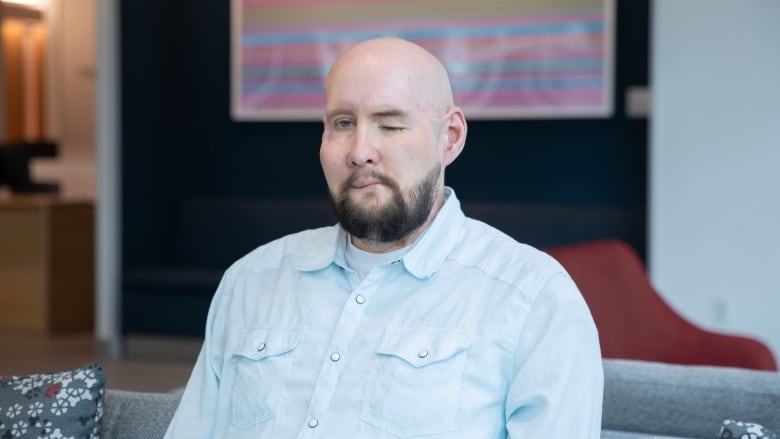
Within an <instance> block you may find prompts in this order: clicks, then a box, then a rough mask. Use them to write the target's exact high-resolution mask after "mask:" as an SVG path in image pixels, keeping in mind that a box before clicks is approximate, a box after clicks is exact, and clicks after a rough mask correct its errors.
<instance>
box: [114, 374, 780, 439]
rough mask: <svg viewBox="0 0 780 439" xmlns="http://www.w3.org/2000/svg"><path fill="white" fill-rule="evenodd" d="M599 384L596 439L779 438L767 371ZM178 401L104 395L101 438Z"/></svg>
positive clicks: (154, 419)
mask: <svg viewBox="0 0 780 439" xmlns="http://www.w3.org/2000/svg"><path fill="white" fill-rule="evenodd" d="M604 378H605V381H604V413H603V418H602V425H603V430H602V438H604V439H638V438H701V439H716V438H717V437H718V433H719V431H720V427H721V424H722V423H723V421H724V420H726V419H734V420H738V421H746V422H754V423H757V424H761V425H763V426H764V427H766V428H768V429H770V430H772V431H774V432H780V374H778V373H775V372H759V371H753V370H746V369H734V368H724V367H707V366H680V365H670V364H662V363H653V362H644V361H629V360H605V361H604ZM178 401H179V397H178V396H177V395H174V394H158V393H141V392H128V391H121V390H108V391H107V393H106V397H105V406H104V413H103V419H102V423H103V437H104V438H108V439H113V438H116V439H136V438H144V439H154V438H160V437H162V436H163V435H164V433H165V429H166V427H167V425H168V422H169V421H170V419H171V417H172V416H173V413H174V411H175V410H176V406H177V404H178ZM561 422H566V420H565V419H561Z"/></svg>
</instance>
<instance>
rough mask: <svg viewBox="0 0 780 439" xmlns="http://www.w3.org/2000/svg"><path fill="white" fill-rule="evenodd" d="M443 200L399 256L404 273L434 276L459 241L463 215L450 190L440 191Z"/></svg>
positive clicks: (417, 275)
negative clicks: (434, 215)
mask: <svg viewBox="0 0 780 439" xmlns="http://www.w3.org/2000/svg"><path fill="white" fill-rule="evenodd" d="M444 197H445V201H444V204H443V205H442V207H441V209H439V212H438V213H437V214H436V217H435V218H434V219H433V222H432V223H431V225H430V226H429V227H428V229H427V230H426V231H424V232H423V234H422V236H420V237H419V238H418V239H417V242H416V243H415V244H414V247H413V248H412V249H411V250H409V252H408V253H407V254H406V255H405V256H404V257H403V263H404V267H406V270H407V271H409V273H411V274H412V275H413V276H415V277H417V278H418V279H425V278H428V277H430V276H432V275H433V274H434V273H436V272H437V271H438V270H439V268H441V266H442V264H443V263H444V261H445V259H447V256H449V254H450V253H452V249H454V248H455V244H457V242H458V241H459V240H460V235H461V232H462V230H463V222H464V221H465V220H466V216H465V215H464V214H463V211H462V210H461V209H460V201H459V200H458V197H457V196H455V191H454V190H452V188H449V187H445V188H444Z"/></svg>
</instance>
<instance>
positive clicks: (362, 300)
mask: <svg viewBox="0 0 780 439" xmlns="http://www.w3.org/2000/svg"><path fill="white" fill-rule="evenodd" d="M355 302H357V303H358V305H362V304H364V303H366V298H365V297H363V296H361V295H358V296H356V297H355Z"/></svg>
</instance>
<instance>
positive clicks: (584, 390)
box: [505, 272, 604, 439]
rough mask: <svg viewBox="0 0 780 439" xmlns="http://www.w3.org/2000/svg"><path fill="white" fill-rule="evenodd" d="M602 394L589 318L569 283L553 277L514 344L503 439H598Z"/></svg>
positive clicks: (565, 277)
mask: <svg viewBox="0 0 780 439" xmlns="http://www.w3.org/2000/svg"><path fill="white" fill-rule="evenodd" d="M603 389H604V371H603V363H602V360H601V350H600V347H599V340H598V333H597V331H596V326H595V324H594V322H593V318H592V316H591V314H590V311H589V310H588V307H587V305H586V304H585V300H584V299H583V298H582V295H581V294H580V292H579V290H578V289H577V287H576V285H575V284H574V282H573V281H572V280H571V278H570V277H569V276H568V275H567V274H565V273H563V272H562V273H560V274H556V275H554V276H552V277H551V278H550V279H549V280H548V281H547V283H546V284H545V286H544V287H543V288H542V290H541V291H539V294H538V295H537V296H536V299H535V301H534V302H533V305H532V306H531V308H530V310H529V313H528V316H527V319H526V322H525V324H524V325H523V329H522V331H521V334H520V338H519V341H518V344H517V349H516V357H515V375H514V377H513V378H512V381H511V384H510V387H509V392H508V396H507V402H506V412H505V413H506V428H507V432H508V437H509V438H546V437H561V438H563V437H576V438H585V439H588V438H593V439H597V438H599V437H600V434H601V433H600V431H601V408H602V398H603Z"/></svg>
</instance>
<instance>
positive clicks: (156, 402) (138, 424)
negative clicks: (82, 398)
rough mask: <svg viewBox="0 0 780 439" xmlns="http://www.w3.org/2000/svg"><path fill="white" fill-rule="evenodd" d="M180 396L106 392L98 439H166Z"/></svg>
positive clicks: (110, 390)
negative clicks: (164, 437) (99, 437)
mask: <svg viewBox="0 0 780 439" xmlns="http://www.w3.org/2000/svg"><path fill="white" fill-rule="evenodd" d="M180 398H181V395H178V394H172V393H149V392H131V391H126V390H114V389H107V390H106V395H105V400H104V405H103V418H102V421H101V424H102V430H101V436H102V437H104V438H107V439H138V438H144V439H157V438H162V437H163V436H165V431H166V430H167V429H168V424H169V423H170V422H171V419H172V418H173V414H174V412H175V411H176V407H178V405H179V399H180Z"/></svg>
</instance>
